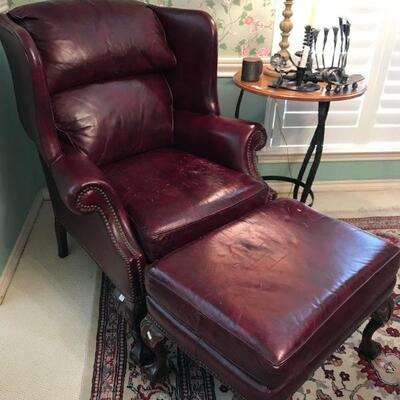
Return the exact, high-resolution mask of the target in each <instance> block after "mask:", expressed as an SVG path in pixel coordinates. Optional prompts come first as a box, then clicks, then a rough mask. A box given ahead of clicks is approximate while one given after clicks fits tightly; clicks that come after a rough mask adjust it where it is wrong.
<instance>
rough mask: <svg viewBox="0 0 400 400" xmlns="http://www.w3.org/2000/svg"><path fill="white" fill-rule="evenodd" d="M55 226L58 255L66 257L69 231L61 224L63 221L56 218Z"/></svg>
mask: <svg viewBox="0 0 400 400" xmlns="http://www.w3.org/2000/svg"><path fill="white" fill-rule="evenodd" d="M54 227H55V231H56V238H57V247H58V256H59V257H60V258H65V257H67V256H68V239H67V231H66V230H65V228H64V226H63V225H61V223H60V222H58V221H57V220H55V222H54Z"/></svg>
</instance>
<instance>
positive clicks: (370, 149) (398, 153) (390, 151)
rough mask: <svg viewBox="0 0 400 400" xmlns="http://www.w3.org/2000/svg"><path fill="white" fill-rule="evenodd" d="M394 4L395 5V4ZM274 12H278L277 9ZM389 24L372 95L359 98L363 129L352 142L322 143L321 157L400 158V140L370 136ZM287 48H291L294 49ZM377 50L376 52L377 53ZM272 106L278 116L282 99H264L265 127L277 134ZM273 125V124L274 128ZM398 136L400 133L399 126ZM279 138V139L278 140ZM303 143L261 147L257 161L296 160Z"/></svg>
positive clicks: (384, 65) (386, 61) (382, 76)
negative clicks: (323, 146)
mask: <svg viewBox="0 0 400 400" xmlns="http://www.w3.org/2000/svg"><path fill="white" fill-rule="evenodd" d="M305 1H306V2H308V3H311V2H312V0H305ZM384 1H385V3H386V4H385V6H389V5H390V4H391V3H392V4H393V0H384ZM278 4H279V3H278ZM302 6H305V4H302ZM278 7H279V5H278ZM397 7H398V5H397V6H396V7H395V8H397ZM294 11H296V10H294ZM277 14H279V9H278V10H277ZM395 16H396V12H393V16H392V18H395ZM277 22H278V21H277ZM393 26H394V24H393V23H392V24H387V25H386V26H385V28H384V29H385V30H386V32H385V36H384V37H385V42H386V43H383V44H382V45H381V46H380V47H379V48H377V49H375V52H376V54H375V55H374V58H375V59H379V60H381V65H380V68H379V70H377V71H376V73H375V74H371V75H370V76H369V79H368V92H369V93H371V94H372V93H373V94H374V95H370V96H368V95H367V96H364V97H363V98H362V102H363V104H362V110H361V113H360V118H359V124H358V128H359V130H363V131H364V132H366V134H363V135H357V134H355V135H354V141H353V143H352V144H350V143H343V144H341V143H337V145H336V144H331V145H327V146H325V150H324V161H350V160H351V161H353V160H389V159H390V160H400V140H399V141H396V142H393V141H387V142H385V139H383V141H382V142H379V143H378V142H373V139H374V137H375V138H376V133H377V131H378V130H379V129H380V128H378V127H376V126H374V123H375V118H376V116H377V110H378V106H379V101H380V96H379V95H375V94H376V93H380V90H381V89H382V85H383V82H384V81H385V77H386V72H387V67H388V64H389V62H390V53H391V43H390V38H392V37H393V34H394V32H393V31H392V29H393ZM294 30H295V29H294ZM277 33H279V28H278V26H275V35H274V36H275V37H274V44H275V46H274V49H275V48H276V44H277V41H278V40H279V38H278V37H277ZM297 36H298V33H297V34H296V36H295V37H297ZM291 50H292V51H294V50H295V49H291ZM378 52H379V53H380V54H378ZM367 94H368V93H367ZM275 110H277V112H279V113H280V115H281V118H282V115H283V110H284V102H277V103H275V101H273V100H271V99H267V107H266V115H265V126H266V129H267V130H268V131H269V133H270V135H271V132H273V134H274V135H278V134H279V132H277V131H278V129H277V128H276V125H275V124H276V123H277V117H276V116H275ZM278 122H279V121H278ZM372 126H374V128H373V129H368V127H372ZM273 127H275V129H274V130H273ZM334 129H340V127H339V128H332V130H334ZM385 129H387V128H382V136H383V137H384V136H385V135H384V130H385ZM395 129H398V128H395ZM332 130H331V133H329V128H328V130H327V135H332V132H333V131H332ZM386 132H387V131H386ZM374 135H375V136H374ZM399 136H400V130H399ZM331 137H332V136H331ZM289 139H290V138H289ZM371 139H372V140H371ZM396 140H397V139H396ZM279 141H280V142H282V140H279ZM289 143H290V140H289ZM307 147H308V143H301V145H300V146H299V145H297V146H291V145H289V146H286V145H284V144H281V145H280V146H279V147H268V146H267V148H266V149H265V150H266V151H261V152H260V153H259V161H260V162H282V163H287V162H288V154H289V155H290V161H291V162H298V161H301V160H302V157H303V156H304V154H305V152H306V149H307Z"/></svg>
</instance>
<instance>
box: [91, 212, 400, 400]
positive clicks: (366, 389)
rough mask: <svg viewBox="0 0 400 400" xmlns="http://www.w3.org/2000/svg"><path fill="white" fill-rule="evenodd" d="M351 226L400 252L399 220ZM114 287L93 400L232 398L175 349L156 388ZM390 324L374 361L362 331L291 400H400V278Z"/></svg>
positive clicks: (104, 296)
mask: <svg viewBox="0 0 400 400" xmlns="http://www.w3.org/2000/svg"><path fill="white" fill-rule="evenodd" d="M347 221H348V222H350V223H352V224H354V225H357V226H359V227H360V228H362V229H365V230H368V231H370V232H372V233H374V234H376V235H379V236H380V237H382V238H384V239H385V240H388V241H390V242H392V243H394V244H396V245H398V246H399V247H400V217H390V218H389V217H376V218H357V219H351V220H347ZM111 293H112V286H111V284H110V282H109V281H108V280H107V279H103V286H102V292H101V298H100V314H99V324H98V332H97V346H96V356H95V362H94V371H93V384H92V396H91V400H169V399H171V400H172V399H176V400H230V399H232V398H233V396H234V395H233V394H232V392H231V391H229V390H228V389H227V388H226V387H225V386H224V385H223V384H221V382H219V381H217V380H216V379H214V378H213V377H212V376H211V375H209V374H208V373H207V372H206V371H204V370H203V369H202V368H200V367H198V366H197V365H196V364H195V363H193V362H192V361H191V360H190V359H189V358H188V357H187V356H186V355H185V354H183V353H182V352H181V351H180V350H179V349H176V348H175V347H174V346H172V345H171V344H168V347H169V363H170V366H171V373H170V375H169V377H168V378H167V379H165V380H164V381H163V382H162V383H160V384H157V385H154V386H152V385H151V384H150V383H149V381H148V380H147V379H146V378H145V377H144V376H142V375H141V373H140V369H139V368H138V367H136V366H135V365H132V364H131V363H130V362H129V360H128V357H127V346H129V345H130V342H131V340H132V339H131V338H129V337H128V338H126V327H125V322H124V321H123V320H122V319H121V318H120V317H119V316H118V314H117V312H116V307H115V303H114V300H113V298H112V296H111ZM393 299H394V301H395V304H396V306H395V311H394V315H393V318H392V320H391V321H390V323H389V324H387V325H386V326H385V327H384V328H382V329H380V330H379V331H378V332H377V333H376V336H375V338H377V339H378V341H379V342H380V343H382V344H383V345H384V347H383V352H382V354H381V355H380V356H379V357H378V358H377V359H376V360H374V361H373V362H371V363H370V362H369V361H368V360H366V359H364V358H362V357H360V356H359V355H358V353H357V346H358V345H359V343H360V338H361V332H362V327H361V328H360V329H359V330H358V331H357V332H355V333H354V334H353V336H351V337H350V338H349V339H348V340H347V341H346V342H345V343H344V344H343V345H342V346H341V347H340V348H339V349H337V351H336V352H335V353H334V354H333V355H332V356H331V357H330V358H329V359H328V360H327V361H326V362H325V363H324V364H323V365H322V366H321V367H320V368H318V370H317V371H316V372H315V373H314V375H313V377H312V378H310V379H309V380H308V381H307V382H306V383H305V384H304V385H303V386H302V387H301V388H300V389H299V390H298V391H297V392H296V393H295V394H294V395H293V398H292V400H333V399H342V400H396V399H397V400H399V399H400V275H399V276H398V282H397V285H396V289H395V293H393Z"/></svg>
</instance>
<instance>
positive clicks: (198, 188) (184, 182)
mask: <svg viewBox="0 0 400 400" xmlns="http://www.w3.org/2000/svg"><path fill="white" fill-rule="evenodd" d="M103 172H104V173H105V175H106V177H107V178H108V180H109V181H110V183H111V184H112V185H113V186H114V188H115V190H116V191H117V192H118V194H119V195H120V197H121V199H122V202H123V204H124V205H125V207H126V209H127V211H128V214H129V217H130V219H131V221H132V225H133V228H134V230H135V232H136V234H137V236H138V238H139V240H140V242H141V245H142V246H143V248H144V250H145V252H146V255H147V257H148V259H149V260H150V261H153V260H155V259H157V258H160V257H162V256H163V255H165V254H168V253H169V252H171V251H172V250H174V249H176V248H178V247H180V246H182V245H184V244H186V243H188V242H190V241H191V240H194V239H197V238H198V237H200V236H201V235H204V234H205V233H207V232H209V231H211V230H212V229H216V228H218V227H220V226H222V225H224V224H226V223H228V222H231V221H233V220H235V219H236V218H239V217H241V216H242V215H244V214H245V213H247V212H249V211H251V210H253V209H255V208H257V207H259V206H260V205H262V204H265V202H266V197H267V187H266V185H265V184H264V182H262V181H259V180H257V179H255V178H252V177H250V176H248V175H245V174H242V173H239V172H236V171H233V170H230V169H228V168H225V167H223V166H220V165H218V164H215V163H213V162H211V161H208V160H205V159H203V158H200V157H196V156H194V155H191V154H189V153H185V152H183V151H180V150H176V149H173V148H165V149H158V150H152V151H149V152H146V153H143V154H139V155H136V156H134V157H130V158H128V159H125V160H122V161H118V162H115V163H112V164H110V165H107V166H104V167H103Z"/></svg>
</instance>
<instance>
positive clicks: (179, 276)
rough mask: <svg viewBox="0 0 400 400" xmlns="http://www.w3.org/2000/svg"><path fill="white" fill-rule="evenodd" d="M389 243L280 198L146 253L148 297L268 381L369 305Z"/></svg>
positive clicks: (388, 283)
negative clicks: (160, 251) (163, 251)
mask: <svg viewBox="0 0 400 400" xmlns="http://www.w3.org/2000/svg"><path fill="white" fill-rule="evenodd" d="M399 252H400V251H399V249H398V248H397V247H395V246H393V245H391V244H389V243H387V242H385V241H383V240H381V239H379V238H378V237H376V236H374V235H372V234H369V233H367V232H364V231H362V230H360V229H358V228H356V227H354V226H352V225H349V224H347V223H344V222H341V221H338V220H335V219H332V218H329V217H327V216H324V215H322V214H319V213H318V212H316V211H314V210H312V209H310V208H309V207H307V206H305V205H304V204H302V203H299V202H297V201H295V200H289V199H280V200H276V201H273V202H271V203H270V204H269V205H267V206H263V207H261V208H259V209H257V210H255V211H253V212H252V213H250V214H248V215H247V216H245V217H243V218H241V219H240V220H237V221H235V222H233V223H231V224H228V225H225V226H224V227H222V228H220V229H218V230H215V231H213V232H211V233H209V234H208V235H206V236H204V237H202V238H200V239H198V240H196V241H194V242H192V243H190V244H189V245H186V246H185V247H183V248H181V249H179V250H177V251H175V252H173V253H171V254H169V255H168V256H166V257H164V258H163V259H161V260H160V261H158V262H155V263H154V264H153V265H152V266H151V267H149V268H148V269H147V270H146V289H147V293H148V301H149V303H152V304H156V305H157V306H159V307H161V308H162V309H163V310H164V311H166V312H167V313H169V314H170V315H171V317H173V318H174V319H176V320H178V321H179V322H180V323H182V324H183V325H184V326H186V327H187V328H188V329H189V330H190V331H192V332H193V333H194V334H195V335H196V336H197V337H198V338H201V339H202V340H203V341H205V342H206V343H207V344H208V345H209V346H210V347H211V348H212V349H214V350H215V351H216V352H217V353H220V354H221V355H222V356H223V357H224V358H226V359H228V360H229V361H230V362H231V363H233V364H234V365H236V366H237V367H238V368H240V369H241V370H242V371H244V372H245V373H247V374H249V375H250V376H252V377H253V378H254V379H255V380H257V381H259V382H262V383H268V386H269V387H270V388H274V387H277V386H279V385H280V384H282V383H283V382H284V381H285V379H288V378H289V377H290V374H294V373H295V372H296V371H298V369H299V368H302V367H304V366H305V365H307V364H309V363H311V362H312V360H313V359H314V358H316V357H317V355H319V354H320V353H321V352H323V351H324V349H325V348H326V346H327V345H328V344H329V343H331V342H333V341H334V340H337V338H338V335H339V334H340V335H341V336H343V334H344V333H345V334H347V335H350V334H351V333H352V332H353V331H354V330H355V329H356V328H357V325H356V324H357V323H359V321H360V318H361V317H366V316H367V314H366V313H367V312H368V313H370V312H372V311H374V310H371V309H368V307H369V308H370V307H371V305H372V304H374V300H376V299H377V298H378V297H381V296H382V295H383V294H384V293H385V292H387V293H388V294H389V293H390V290H391V289H392V287H393V285H394V282H395V275H396V272H397V268H398V265H399ZM375 306H376V304H375ZM195 356H196V355H195Z"/></svg>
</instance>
